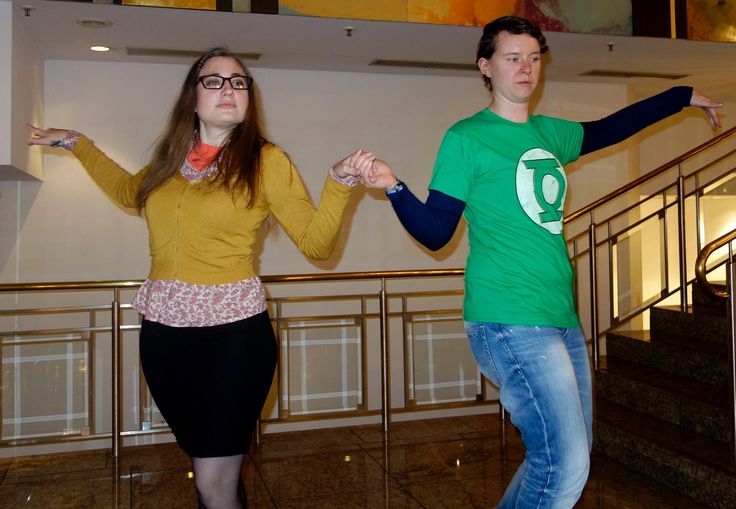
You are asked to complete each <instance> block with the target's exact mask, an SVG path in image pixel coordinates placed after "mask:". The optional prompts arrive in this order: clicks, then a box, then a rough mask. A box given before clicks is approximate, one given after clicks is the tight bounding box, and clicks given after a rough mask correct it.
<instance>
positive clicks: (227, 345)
mask: <svg viewBox="0 0 736 509" xmlns="http://www.w3.org/2000/svg"><path fill="white" fill-rule="evenodd" d="M276 356H277V347H276V338H275V337H274V333H273V327H272V326H271V320H270V318H269V316H268V312H266V311H264V312H263V313H260V314H258V315H255V316H252V317H250V318H246V319H245V320H241V321H238V322H233V323H228V324H223V325H214V326H211V327H170V326H168V325H162V324H160V323H157V322H151V321H148V320H144V321H143V324H142V325H141V334H140V358H141V365H142V367H143V373H144V375H145V377H146V382H147V383H148V387H149V389H150V390H151V395H152V396H153V399H154V401H155V402H156V405H157V406H158V408H159V410H160V411H161V414H162V415H163V417H164V419H166V422H167V423H168V424H169V426H170V427H171V430H172V431H173V432H174V435H175V436H176V441H177V442H178V443H179V445H180V446H181V448H182V449H184V451H185V452H186V453H187V454H188V455H189V456H192V457H197V458H211V457H219V456H232V455H235V454H245V453H247V452H248V449H249V447H250V442H251V438H252V435H253V430H254V428H255V424H256V421H257V419H258V417H259V415H260V413H261V409H262V408H263V404H264V402H265V401H266V397H267V396H268V391H269V389H270V387H271V382H272V381H273V373H274V369H275V368H276Z"/></svg>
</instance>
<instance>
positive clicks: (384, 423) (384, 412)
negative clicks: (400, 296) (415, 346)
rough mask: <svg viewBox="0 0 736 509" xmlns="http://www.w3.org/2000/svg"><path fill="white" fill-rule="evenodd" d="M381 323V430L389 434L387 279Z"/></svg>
mask: <svg viewBox="0 0 736 509" xmlns="http://www.w3.org/2000/svg"><path fill="white" fill-rule="evenodd" d="M379 301H380V306H381V310H380V322H381V430H382V431H383V432H384V433H388V431H389V427H390V426H391V378H390V366H391V363H390V362H389V361H390V359H389V345H388V300H387V298H386V278H384V277H382V278H381V293H380V298H379Z"/></svg>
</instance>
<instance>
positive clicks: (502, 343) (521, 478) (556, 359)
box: [465, 322, 593, 509]
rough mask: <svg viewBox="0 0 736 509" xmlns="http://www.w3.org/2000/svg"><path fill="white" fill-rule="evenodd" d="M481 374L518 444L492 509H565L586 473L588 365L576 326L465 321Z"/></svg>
mask: <svg viewBox="0 0 736 509" xmlns="http://www.w3.org/2000/svg"><path fill="white" fill-rule="evenodd" d="M465 331H466V332H467V334H468V338H469V340H470V347H471V349H472V351H473V356H474V357H475V360H476V362H477V363H478V366H479V367H480V370H481V372H482V373H483V374H484V375H485V376H486V377H487V378H488V379H490V380H491V381H492V382H493V383H494V384H496V385H497V386H498V387H499V389H500V399H501V404H502V405H503V406H504V407H505V408H506V410H508V411H509V413H510V414H511V422H513V423H514V425H515V426H516V427H517V428H518V429H519V431H520V432H521V439H522V441H523V442H524V445H525V447H526V455H525V457H524V461H523V463H522V464H521V466H520V467H519V469H518V470H517V471H516V474H515V475H514V478H513V480H512V481H511V483H510V484H509V486H508V488H507V489H506V492H505V493H504V495H503V498H502V499H501V501H500V502H499V505H498V506H497V507H499V508H522V509H530V508H555V509H557V508H559V509H569V508H571V507H573V505H575V502H576V501H577V500H578V498H580V494H581V493H582V491H583V487H584V486H585V482H586V480H587V479H588V471H589V469H590V448H591V444H592V435H593V402H592V390H591V379H590V361H589V360H588V350H587V348H586V345H585V338H584V336H583V333H582V331H581V330H580V328H575V329H563V328H556V327H534V326H516V325H504V324H499V323H484V322H465Z"/></svg>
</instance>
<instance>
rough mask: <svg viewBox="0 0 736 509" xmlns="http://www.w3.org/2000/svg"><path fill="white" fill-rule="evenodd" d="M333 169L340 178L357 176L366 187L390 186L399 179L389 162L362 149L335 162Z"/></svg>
mask: <svg viewBox="0 0 736 509" xmlns="http://www.w3.org/2000/svg"><path fill="white" fill-rule="evenodd" d="M332 170H333V171H334V172H335V175H337V176H338V177H340V178H346V177H357V178H359V179H360V181H361V182H362V183H363V185H364V186H366V187H379V188H388V187H393V186H395V185H396V182H397V181H398V179H397V178H396V175H394V172H393V170H392V169H391V166H389V165H388V163H386V162H385V161H382V160H381V159H376V156H375V155H374V154H373V153H372V152H365V151H364V150H360V149H359V150H356V151H355V152H354V153H353V154H351V155H350V156H348V157H346V158H345V159H343V160H342V161H340V162H338V163H337V164H335V166H333V167H332Z"/></svg>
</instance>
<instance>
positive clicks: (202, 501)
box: [192, 454, 247, 509]
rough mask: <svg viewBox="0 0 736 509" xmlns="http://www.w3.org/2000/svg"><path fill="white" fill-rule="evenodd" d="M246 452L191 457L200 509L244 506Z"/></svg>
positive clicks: (241, 508) (241, 507) (245, 505)
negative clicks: (244, 460)
mask: <svg viewBox="0 0 736 509" xmlns="http://www.w3.org/2000/svg"><path fill="white" fill-rule="evenodd" d="M243 457H244V456H243V455H242V454H238V455H236V456H221V457H219V458H192V466H193V467H194V485H195V486H196V487H197V498H198V499H199V508H200V509H245V508H246V507H247V502H246V498H245V489H244V487H243V480H242V478H241V476H240V472H241V469H242V467H243Z"/></svg>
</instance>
